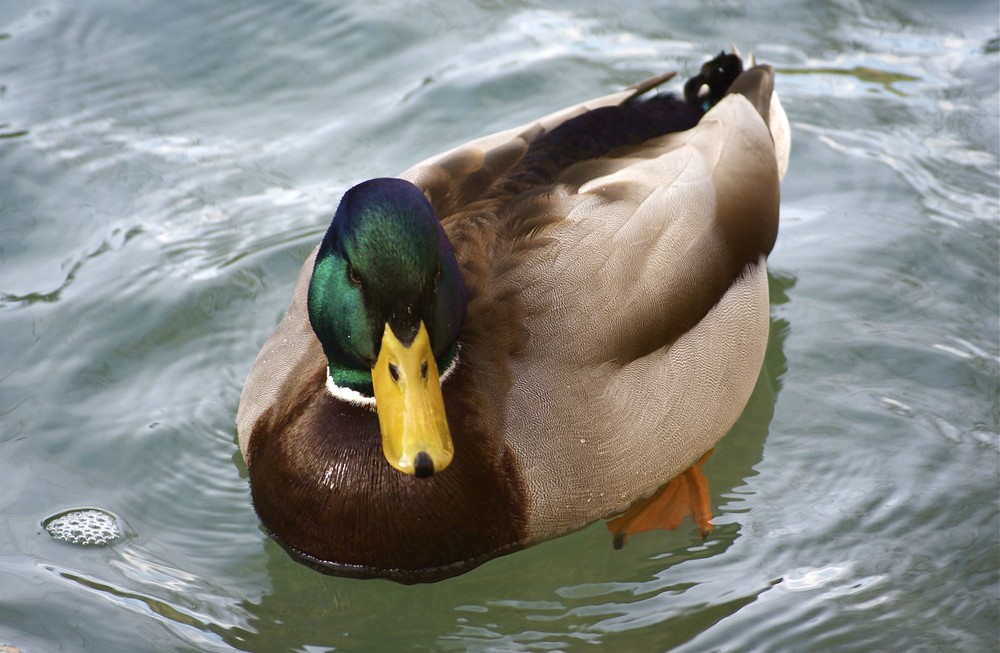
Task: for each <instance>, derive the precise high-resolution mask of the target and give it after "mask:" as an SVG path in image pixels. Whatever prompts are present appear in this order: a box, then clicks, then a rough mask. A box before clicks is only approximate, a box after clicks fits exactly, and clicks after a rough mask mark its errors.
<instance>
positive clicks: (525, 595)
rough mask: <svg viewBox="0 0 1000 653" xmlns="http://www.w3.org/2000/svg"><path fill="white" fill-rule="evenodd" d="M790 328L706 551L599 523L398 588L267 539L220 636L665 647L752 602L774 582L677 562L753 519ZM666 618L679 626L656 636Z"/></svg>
mask: <svg viewBox="0 0 1000 653" xmlns="http://www.w3.org/2000/svg"><path fill="white" fill-rule="evenodd" d="M794 283H795V280H794V278H792V277H789V276H784V275H777V274H773V273H772V275H771V277H770V292H771V300H772V306H779V305H781V304H784V303H786V302H787V301H788V298H787V295H786V292H787V291H788V290H789V289H790V288H791V287H792V286H793V285H794ZM788 332H789V324H788V322H787V321H786V320H784V319H782V318H776V317H774V316H772V318H771V335H770V340H769V342H768V348H767V355H766V358H765V363H764V366H763V368H762V370H761V373H760V376H759V378H758V381H757V385H756V387H755V389H754V391H753V394H752V396H751V398H750V400H749V402H748V404H747V406H746V408H745V410H744V411H743V414H742V416H741V418H740V419H739V421H738V422H737V423H736V425H735V426H734V427H733V429H732V430H731V431H730V433H729V435H728V436H727V437H726V438H725V439H724V440H723V441H722V442H721V443H720V444H719V445H718V446H717V447H716V449H715V453H714V454H713V455H712V457H711V458H710V459H709V461H708V462H707V463H706V465H705V471H706V474H707V476H708V479H709V484H710V491H711V500H712V508H713V512H714V514H715V515H716V519H717V521H718V522H720V523H719V524H718V525H717V526H716V528H715V529H714V530H713V532H712V533H711V534H710V535H709V537H708V538H707V539H705V540H704V541H703V540H702V539H701V538H700V536H699V535H698V532H697V528H695V527H694V526H693V524H692V523H691V522H690V520H685V522H684V523H683V524H682V525H681V527H680V528H679V529H678V530H676V531H669V532H668V531H652V532H647V533H642V534H637V535H635V536H634V537H633V538H631V539H630V540H629V542H628V543H627V544H626V545H625V547H624V549H622V550H617V551H616V550H614V549H613V546H612V536H611V535H610V534H609V533H608V532H607V530H606V528H605V527H604V524H603V523H597V524H592V525H591V526H589V527H587V528H585V529H583V530H582V531H579V532H577V533H573V534H571V535H568V536H565V537H560V538H556V539H555V540H552V541H549V542H544V543H542V544H539V545H536V546H534V547H531V548H529V549H527V550H524V551H520V552H517V553H514V554H511V555H508V556H505V557H501V558H497V559H495V560H492V561H490V562H488V563H486V564H485V565H483V566H481V567H478V568H476V569H474V570H472V571H470V572H469V573H467V574H464V575H462V576H459V577H456V578H452V579H448V580H445V581H442V582H439V583H436V584H429V585H415V586H403V585H397V584H395V583H392V582H389V581H384V580H363V581H362V580H353V579H344V578H336V577H330V576H325V575H323V574H320V573H317V572H314V571H312V570H310V569H308V568H306V567H304V566H302V565H299V564H297V563H296V562H294V561H293V560H292V559H291V558H290V557H289V556H288V555H287V554H286V553H285V552H284V550H282V549H281V547H280V546H278V545H277V544H276V543H274V542H273V541H271V540H269V539H268V540H266V541H265V546H264V550H265V555H266V557H267V561H266V566H267V569H268V572H269V576H270V580H271V590H270V591H269V592H268V593H266V594H265V595H264V596H263V597H261V599H260V601H259V602H253V601H245V602H244V603H243V604H242V605H241V606H240V610H239V611H240V612H244V613H245V614H246V615H248V617H247V620H246V622H245V623H244V624H243V625H242V626H240V627H236V628H231V629H226V630H221V631H217V632H216V634H217V635H218V636H220V637H222V638H223V639H224V640H225V641H226V642H227V643H228V644H229V645H231V646H233V647H235V648H237V649H241V650H279V649H282V650H287V649H289V648H294V647H291V646H290V643H291V642H296V643H298V644H299V645H300V646H307V645H309V646H314V647H318V648H316V649H315V650H326V648H325V647H338V650H340V647H344V648H346V649H348V650H350V649H351V648H353V647H364V646H365V645H366V644H367V645H371V644H374V643H378V644H379V645H380V646H384V647H389V648H392V647H393V646H400V647H401V646H407V647H412V646H421V645H423V646H428V647H431V648H433V649H434V650H448V649H461V650H467V649H469V648H472V649H478V648H482V649H489V648H495V647H499V648H510V647H514V648H518V647H523V646H525V645H527V644H528V643H530V642H535V643H537V642H540V641H544V642H546V643H547V644H546V645H559V646H570V645H572V644H574V643H583V642H586V641H589V642H595V643H596V642H606V641H607V640H613V639H614V638H615V637H616V635H617V634H619V633H630V634H628V637H631V638H634V637H635V636H636V633H635V632H634V631H635V630H636V629H639V630H643V629H646V628H647V627H648V626H650V625H654V626H655V628H654V629H653V631H651V632H650V633H648V634H647V635H646V636H645V637H644V638H640V639H649V638H650V637H652V638H653V639H654V640H655V646H656V647H660V648H661V649H662V647H664V646H673V645H678V644H681V643H683V642H685V641H687V640H689V639H690V638H691V637H694V636H695V635H696V634H697V633H698V632H700V631H701V630H703V629H706V628H709V627H711V626H712V625H713V624H715V623H717V622H718V621H719V620H721V619H723V618H725V617H726V616H728V615H731V614H733V613H735V612H737V611H739V610H740V609H741V608H742V607H744V606H745V605H747V604H749V603H752V602H754V601H755V600H756V599H757V597H758V596H759V595H760V594H761V593H763V592H765V591H766V590H767V589H768V588H769V587H770V585H771V584H770V583H768V582H761V583H759V587H752V586H747V585H745V584H744V585H741V586H740V587H741V589H740V590H737V591H726V592H720V591H718V588H717V587H713V588H712V589H710V590H709V589H705V588H702V589H700V590H699V586H700V585H703V584H707V585H711V583H712V582H713V581H712V580H711V578H709V577H710V576H711V574H708V575H707V576H706V575H705V574H704V570H701V571H695V572H694V575H695V576H697V575H698V574H699V573H701V574H702V577H701V578H700V579H697V578H696V579H693V578H692V573H676V572H678V571H679V570H681V569H683V568H684V567H685V563H697V561H701V560H706V559H709V558H718V557H719V556H722V555H723V554H725V553H726V551H727V550H729V549H730V547H732V546H733V545H734V544H735V543H736V542H737V541H738V540H739V536H740V528H741V526H740V523H739V521H738V520H734V519H733V518H732V517H733V515H736V514H738V513H741V512H746V510H748V508H746V506H744V505H742V504H743V498H742V497H745V496H746V491H747V490H746V479H748V478H751V477H753V476H755V475H756V473H757V472H756V471H755V466H757V465H758V464H759V463H760V461H761V459H762V457H763V451H764V443H765V440H766V438H767V435H768V430H769V427H770V423H771V419H772V417H773V415H774V408H775V403H776V400H777V396H778V393H779V392H780V390H781V383H782V378H783V376H784V374H785V372H786V370H787V362H786V359H785V356H784V353H783V345H784V341H785V339H786V337H787V335H788ZM727 513H728V514H727ZM401 545H403V546H405V543H402V544H401ZM714 562H716V561H713V563H714ZM744 588H745V589H744ZM734 589H736V588H734ZM665 600H669V604H667V605H666V606H665V605H663V603H662V601H665ZM647 613H650V614H647ZM671 622H673V624H674V626H675V627H674V628H668V627H665V626H666V625H669V624H670V623H671ZM212 629H213V630H214V629H215V628H214V627H213V628H212ZM654 631H655V632H654ZM664 638H667V639H666V640H665V639H664ZM629 641H632V640H629ZM650 644H651V645H654V642H653V641H650ZM296 650H300V649H296ZM309 650H313V649H312V648H310V649H309Z"/></svg>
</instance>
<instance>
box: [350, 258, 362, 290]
mask: <svg viewBox="0 0 1000 653" xmlns="http://www.w3.org/2000/svg"><path fill="white" fill-rule="evenodd" d="M347 278H348V279H349V280H350V282H351V283H353V284H354V285H355V286H359V287H360V286H361V277H360V276H359V275H358V271H357V270H355V269H354V266H353V265H351V264H350V263H348V264H347Z"/></svg>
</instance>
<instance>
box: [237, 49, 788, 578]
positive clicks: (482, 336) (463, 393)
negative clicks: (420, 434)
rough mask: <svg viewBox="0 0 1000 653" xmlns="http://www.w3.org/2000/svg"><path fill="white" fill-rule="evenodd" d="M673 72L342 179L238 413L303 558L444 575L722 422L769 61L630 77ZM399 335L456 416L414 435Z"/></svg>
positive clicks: (731, 385) (769, 196)
mask: <svg viewBox="0 0 1000 653" xmlns="http://www.w3.org/2000/svg"><path fill="white" fill-rule="evenodd" d="M734 60H735V62H734ZM734 66H736V67H735V68H734ZM667 78H668V76H662V77H660V78H656V79H653V80H650V81H649V82H646V83H643V84H640V85H637V86H636V87H633V88H631V89H628V90H626V91H623V92H620V93H615V94H612V95H608V96H605V97H602V98H598V99H595V100H592V101H590V102H586V103H583V104H580V105H576V106H573V107H570V108H568V109H565V110H563V111H560V112H558V113H555V114H552V115H550V116H547V117H545V118H542V119H540V120H538V121H536V122H533V123H531V124H528V125H525V126H522V127H518V128H515V129H512V130H508V131H505V132H501V133H498V134H493V135H491V136H487V137H484V138H481V139H478V140H475V141H472V142H470V143H468V144H466V145H463V146H461V147H458V148H455V149H453V150H451V151H449V152H446V153H444V154H441V155H439V156H437V157H434V158H432V159H429V160H427V161H425V162H423V163H420V164H418V165H417V166H415V167H413V168H411V169H409V170H407V171H406V172H404V173H403V174H402V175H400V178H398V179H380V180H373V181H370V182H365V184H360V185H359V186H357V187H355V188H353V189H351V190H349V191H348V192H347V193H346V194H345V198H344V200H343V201H342V203H341V208H340V209H338V213H337V216H336V217H335V218H334V221H333V223H332V225H331V227H330V231H328V233H327V236H326V238H324V242H323V243H322V244H321V245H320V247H318V248H317V250H316V251H314V252H313V254H312V255H311V256H310V257H309V259H308V260H307V261H306V262H305V264H304V266H303V268H302V272H301V274H300V276H299V279H298V282H297V284H296V287H295V290H294V294H293V300H292V304H291V307H290V308H289V310H288V313H287V315H286V316H285V318H284V319H283V320H282V321H281V323H280V324H279V325H278V327H277V329H276V330H275V332H274V334H273V335H272V336H271V338H270V339H269V340H268V341H267V343H266V344H265V345H264V348H263V350H262V351H261V353H260V354H259V356H258V358H257V360H256V361H255V363H254V365H253V367H252V369H251V372H250V375H249V376H248V379H247V382H246V385H245V386H244V389H243V394H242V397H241V401H240V407H239V413H238V416H237V423H238V431H239V441H240V447H241V450H242V452H243V455H244V457H245V459H246V461H247V466H248V470H249V474H250V484H251V490H252V496H253V501H254V506H255V509H256V510H257V513H258V515H259V516H260V519H261V521H262V523H263V524H264V526H265V528H266V529H267V530H268V531H269V532H270V533H271V534H272V536H273V537H274V538H275V539H276V540H277V541H278V542H279V543H281V544H282V545H283V546H284V547H285V548H286V549H287V550H288V551H289V552H290V553H291V554H292V555H293V556H294V557H296V558H297V559H298V560H300V561H302V562H304V563H306V564H309V565H311V566H313V567H316V568H317V569H320V570H321V571H324V572H328V573H336V574H340V575H348V576H358V577H373V576H374V577H386V578H390V579H394V580H397V581H401V582H418V581H426V580H437V579H439V578H444V577H447V576H451V575H455V574H457V573H460V572H462V571H464V570H466V569H469V568H471V567H473V566H475V565H477V564H480V563H482V562H484V561H486V560H488V559H490V558H492V557H495V556H497V555H501V554H504V553H507V552H510V551H513V550H516V549H519V548H523V547H525V546H528V545H530V544H532V543H535V542H539V541H542V540H545V539H548V538H551V537H554V536H556V535H559V534H563V533H566V532H568V531H571V530H574V529H577V528H580V527H582V526H585V525H587V524H588V523H591V522H592V521H594V520H596V519H599V518H602V517H607V516H609V515H612V514H615V513H618V512H621V511H622V510H624V509H625V508H627V507H628V506H629V505H630V504H631V503H632V502H634V501H635V500H636V499H639V498H641V497H643V496H646V495H648V494H650V493H651V492H653V491H654V490H655V489H656V488H657V487H659V486H661V485H662V484H663V483H665V482H666V481H667V480H669V479H671V478H672V477H674V476H676V475H677V474H679V473H680V472H682V471H683V470H685V469H686V468H688V467H689V466H691V465H692V463H694V462H695V461H696V460H698V459H699V458H700V457H701V456H702V455H703V454H704V453H705V452H706V451H708V450H709V449H711V448H712V447H713V446H715V444H716V443H717V442H718V440H719V439H721V438H722V437H723V436H724V435H725V433H726V432H727V431H728V430H729V429H730V427H731V426H732V425H733V423H734V422H735V421H736V419H737V418H738V417H739V415H740V413H741V411H742V409H743V407H744V405H745V404H746V401H747V399H748V398H749V396H750V393H751V391H752V389H753V386H754V384H755V381H756V379H757V375H758V372H759V370H760V367H761V363H762V361H763V357H764V351H765V346H766V343H767V337H768V317H769V303H768V288H767V271H766V257H767V254H768V253H769V252H770V250H771V247H772V246H773V244H774V240H775V237H776V234H777V224H778V223H777V221H778V203H779V181H780V177H781V175H782V174H783V172H784V168H785V165H786V162H787V153H788V150H787V133H788V129H787V121H786V120H785V118H784V113H783V112H782V111H781V108H780V104H778V102H777V97H776V96H774V95H773V89H772V87H773V72H772V70H771V69H770V68H769V67H766V66H755V67H751V68H750V69H749V70H747V71H745V72H743V71H742V64H741V63H740V61H739V59H738V58H737V57H735V56H734V55H720V57H719V58H716V59H715V60H713V61H712V62H710V63H709V64H706V66H705V67H704V68H703V70H702V74H701V75H699V76H698V77H696V78H693V79H692V80H691V81H690V82H689V83H688V87H687V88H686V89H685V96H686V97H685V98H684V99H681V98H674V97H673V96H663V95H661V96H656V97H654V98H652V99H649V100H643V99H641V98H640V97H639V96H640V95H642V94H643V93H645V92H646V91H648V90H650V89H651V88H653V87H655V86H657V85H658V84H660V83H662V82H663V81H665V79H667ZM703 87H707V90H708V93H707V94H700V93H699V92H698V91H699V89H701V88H703ZM706 109H707V111H706ZM387 197H388V198H390V199H388V200H387V199H386V198H387ZM422 198H426V199H425V200H423V199H422ZM421 202H423V204H421ZM387 204H392V205H393V206H392V207H389V208H385V207H386V206H387ZM373 207H374V208H373ZM393 207H395V208H393ZM426 210H430V211H431V212H432V213H431V214H430V215H433V218H431V221H430V224H431V225H432V226H431V227H428V226H427V223H428V221H427V220H424V219H422V218H421V219H419V220H418V219H416V218H414V220H416V222H419V224H420V225H421V226H414V227H412V228H410V227H405V228H403V231H402V235H401V236H394V235H392V234H390V233H388V232H390V231H392V230H393V229H396V228H397V226H398V225H400V224H404V223H406V222H407V220H409V219H410V217H405V218H404V217H401V216H404V215H405V216H412V215H414V214H422V213H423V212H425V211H426ZM372 216H374V217H372ZM380 221H382V222H380ZM434 221H437V222H436V225H437V226H433V225H434V224H435V223H434ZM416 222H415V224H416ZM383 224H384V225H389V226H379V225H383ZM372 225H374V226H372ZM392 225H396V226H392ZM418 232H419V233H418ZM358 234H361V235H358ZM365 234H367V235H365ZM352 239H354V240H355V241H358V242H360V243H362V245H364V246H365V247H367V248H368V249H367V250H366V249H363V247H362V245H357V243H355V244H352ZM397 241H402V242H403V243H404V244H403V245H399V243H398V242H397ZM409 241H419V242H420V243H425V244H424V245H421V246H420V247H417V246H414V249H420V248H422V249H420V252H423V253H420V252H414V251H411V250H410V249H406V247H407V246H406V245H405V243H407V242H409ZM380 242H384V243H389V244H383V245H378V244H377V243H380ZM397 246H398V247H402V248H403V249H401V250H397ZM369 250H371V251H369ZM366 257H368V258H366ZM345 298H346V299H345ZM407 298H411V299H407ZM345 302H346V303H345ZM351 302H353V304H352V303H351ZM334 304H335V305H336V307H335V308H330V306H333V305H334ZM351 311H354V312H355V313H356V315H357V317H356V319H355V320H354V321H350V320H348V321H347V322H344V321H343V320H342V319H341V317H342V316H343V315H345V314H349V313H351ZM318 334H319V335H318ZM397 337H398V341H399V342H400V343H402V344H401V345H400V346H401V347H402V349H399V351H401V352H405V351H410V350H411V349H415V348H416V347H417V345H416V344H412V345H411V343H417V342H423V341H426V343H427V344H426V351H427V352H429V353H428V355H427V356H425V358H423V359H421V360H422V361H423V362H422V363H419V364H417V365H418V369H419V372H418V373H415V374H417V375H418V376H417V377H415V378H418V377H420V378H423V379H424V380H425V381H426V378H427V376H430V377H431V380H434V381H437V380H438V379H440V384H439V387H440V398H441V403H442V405H443V414H445V415H446V418H441V417H440V416H438V418H437V419H439V420H445V421H446V424H443V425H442V427H441V428H443V429H444V435H442V436H441V437H440V440H439V438H438V436H436V435H435V436H433V437H430V439H429V440H428V439H426V438H425V439H423V440H420V443H421V444H420V445H419V446H417V448H416V449H413V451H415V452H416V453H407V449H406V447H407V446H409V445H406V444H405V442H407V440H406V439H405V437H404V439H403V442H404V444H402V445H400V444H398V442H395V441H390V438H387V436H386V433H387V432H388V431H390V430H391V429H392V428H393V427H391V426H387V423H386V422H385V421H384V420H386V419H388V417H386V416H385V415H383V413H386V412H388V408H387V407H388V406H390V405H391V402H390V400H388V399H383V397H384V396H386V395H385V394H384V392H385V391H383V394H382V395H380V394H379V392H380V390H379V383H383V384H388V385H392V384H394V383H399V379H398V378H397V372H396V371H395V368H394V367H393V366H394V363H393V362H392V360H394V359H392V358H391V357H390V358H389V363H388V367H386V368H385V369H386V370H387V372H386V373H382V377H384V378H390V377H391V381H380V380H379V379H380V378H382V377H380V376H379V373H378V370H379V369H380V368H379V366H380V365H383V363H382V362H381V361H382V360H383V358H384V356H386V354H384V351H385V350H386V348H387V347H388V346H389V345H388V344H387V343H389V342H390V341H391V342H393V343H395V342H397ZM421 338H423V339H424V340H423V341H422V340H421ZM428 363H429V364H430V372H429V373H428V371H427V370H428ZM402 382H403V383H404V384H405V383H406V382H407V381H406V378H405V372H404V379H403V381H402ZM373 388H374V390H373ZM372 394H374V395H375V396H376V397H378V400H377V402H376V401H374V400H373V399H372V398H371V395H372ZM373 404H377V406H375V407H373ZM376 408H377V410H376ZM434 414H435V415H437V413H434ZM442 443H443V444H442ZM425 451H426V452H430V453H425ZM394 452H395V453H394ZM387 458H388V460H389V462H387ZM390 463H391V464H390ZM404 472H405V473H404Z"/></svg>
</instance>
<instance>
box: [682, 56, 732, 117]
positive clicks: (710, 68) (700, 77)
mask: <svg viewBox="0 0 1000 653" xmlns="http://www.w3.org/2000/svg"><path fill="white" fill-rule="evenodd" d="M742 72H743V60H742V59H740V58H739V56H738V55H735V54H726V53H725V52H720V53H719V56H717V57H715V58H714V59H712V60H711V61H709V62H708V63H706V64H704V65H703V66H702V67H701V73H699V74H697V75H695V76H694V77H692V78H691V79H689V80H688V81H687V83H686V84H684V99H685V101H687V103H688V104H690V105H691V106H694V107H697V108H698V109H700V110H701V112H702V113H705V112H707V111H708V110H709V109H711V108H712V107H714V106H715V105H716V104H717V103H718V102H719V100H721V99H722V98H723V96H725V95H726V91H728V90H729V86H730V85H731V84H732V83H733V82H734V81H736V78H737V77H739V76H740V73H742ZM705 87H708V92H707V93H704V94H702V90H703V89H704V88H705Z"/></svg>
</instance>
